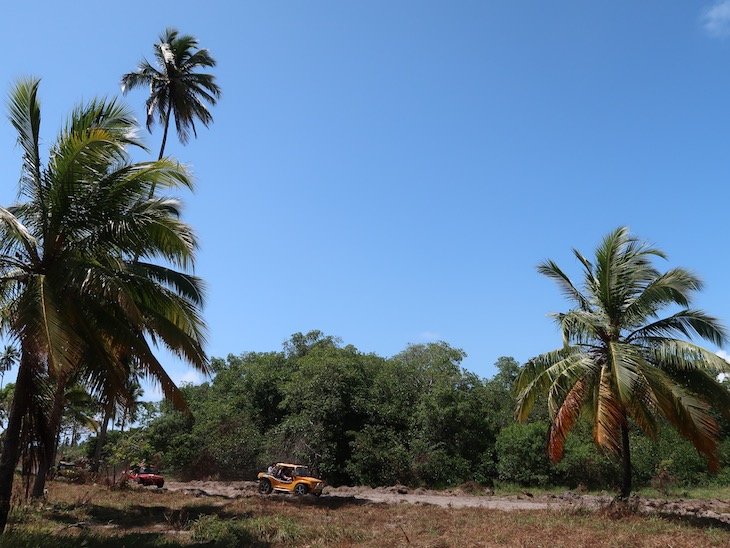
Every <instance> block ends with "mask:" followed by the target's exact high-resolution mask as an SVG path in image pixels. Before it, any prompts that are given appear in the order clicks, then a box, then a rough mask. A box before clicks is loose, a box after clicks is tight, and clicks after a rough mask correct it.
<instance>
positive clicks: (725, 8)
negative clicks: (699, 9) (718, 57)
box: [701, 0, 730, 38]
mask: <svg viewBox="0 0 730 548" xmlns="http://www.w3.org/2000/svg"><path fill="white" fill-rule="evenodd" d="M701 20H702V26H703V27H704V29H705V31H707V33H708V34H709V35H710V36H715V37H718V38H722V37H725V36H730V0H720V1H719V2H716V3H715V4H714V5H713V6H711V7H709V8H707V9H705V10H704V12H703V13H702V19H701Z"/></svg>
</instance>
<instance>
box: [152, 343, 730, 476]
mask: <svg viewBox="0 0 730 548" xmlns="http://www.w3.org/2000/svg"><path fill="white" fill-rule="evenodd" d="M463 357H464V353H463V352H462V351H461V350H458V349H455V348H452V347H450V346H449V345H448V344H446V343H443V342H439V343H432V344H422V345H412V346H409V347H408V348H406V349H405V350H404V351H403V352H401V353H399V354H397V355H396V356H394V357H392V358H389V359H386V358H382V357H379V356H376V355H373V354H364V353H362V352H359V351H358V350H357V349H356V348H354V347H353V346H343V345H342V344H341V342H340V341H339V340H338V339H336V338H335V337H330V336H326V335H324V334H322V333H321V332H319V331H312V332H309V333H306V334H301V333H298V334H295V335H294V336H292V338H291V340H289V341H287V342H286V343H285V344H284V348H283V351H282V352H263V353H257V352H250V353H245V354H241V355H229V356H228V357H226V358H225V359H221V358H216V359H214V360H213V361H212V364H211V366H212V369H213V371H214V372H215V376H214V377H213V379H212V380H211V381H210V382H208V383H205V384H202V385H200V386H188V387H185V388H184V389H183V393H184V396H185V398H186V400H187V401H188V404H189V407H190V411H191V415H190V416H189V415H186V414H184V413H181V412H178V411H175V410H174V408H172V407H171V406H169V405H163V406H162V408H161V410H160V415H159V417H157V418H155V419H154V420H153V421H152V423H151V424H150V426H149V428H147V429H146V432H147V433H148V440H149V444H150V447H151V449H152V452H153V453H154V454H158V453H159V454H160V455H161V457H162V465H163V467H164V469H165V470H166V471H169V472H175V473H177V474H178V475H180V476H182V477H188V478H201V477H209V476H212V477H218V478H224V479H252V478H254V477H255V474H256V472H257V471H258V470H261V469H263V468H265V467H266V466H267V465H268V464H270V463H271V462H275V461H298V462H301V463H302V464H307V465H310V466H311V467H312V468H313V469H314V470H315V472H316V473H318V474H321V475H322V476H323V477H324V479H325V480H327V481H328V482H329V483H330V484H334V485H338V484H368V485H372V486H379V485H393V484H398V483H400V484H406V485H412V486H419V485H422V486H428V487H446V486H454V485H459V484H461V483H463V482H469V481H472V482H474V481H475V482H478V483H487V484H488V483H490V482H491V481H493V480H495V479H501V480H503V481H509V482H513V483H519V484H522V485H547V484H559V485H566V486H569V487H576V486H578V485H581V484H582V485H585V486H587V487H591V488H608V487H611V488H612V487H614V482H615V478H616V477H617V471H618V464H617V462H616V461H615V460H614V459H612V458H611V457H610V456H608V455H606V454H605V453H604V452H603V451H601V450H600V449H599V448H597V447H596V446H595V444H594V442H593V437H592V436H593V431H592V427H591V424H590V423H589V422H588V421H579V422H578V424H577V425H576V426H575V428H574V429H573V431H572V432H571V434H570V435H569V436H568V437H567V439H566V442H565V456H564V458H563V460H562V461H561V462H559V463H557V464H556V465H551V464H550V463H549V462H548V459H547V456H546V453H545V446H546V441H547V430H548V422H547V415H548V412H547V408H546V407H545V406H542V407H539V406H538V407H537V409H536V411H535V413H534V414H533V415H534V417H533V422H531V423H528V424H520V425H518V424H515V423H514V419H513V417H512V413H513V410H514V405H515V395H514V391H513V384H514V382H515V378H516V376H517V374H518V371H519V368H520V366H519V364H518V363H517V361H516V360H514V359H513V358H509V357H501V358H499V359H498V360H497V363H496V364H495V367H496V369H497V374H496V375H495V376H494V377H493V378H492V379H488V380H487V379H481V378H479V377H478V376H476V375H474V374H473V373H470V372H468V371H464V370H463V369H462V368H461V365H460V364H461V360H462V359H463ZM631 440H632V442H631V443H632V447H633V448H634V449H633V452H632V455H633V459H634V474H635V478H634V479H635V481H637V482H638V483H641V484H645V485H648V484H649V483H650V482H651V481H652V479H653V478H654V477H655V476H656V475H657V473H658V471H659V470H660V463H662V462H664V464H665V465H667V462H665V461H667V460H669V461H671V463H670V467H669V472H670V473H671V474H673V475H675V476H676V477H677V478H678V479H677V481H682V482H684V481H685V477H684V476H683V475H682V472H680V471H677V470H676V468H677V467H676V466H675V465H674V464H673V463H675V462H676V463H678V465H679V463H682V464H681V466H684V467H686V468H687V470H689V472H687V474H685V475H686V476H687V478H688V479H689V480H691V477H694V478H701V479H703V480H707V481H709V478H708V476H707V475H706V470H707V467H706V465H705V464H704V463H703V462H702V461H701V460H699V461H696V462H695V460H696V459H697V454H696V452H695V451H694V449H693V448H692V447H691V445H688V444H687V443H685V442H684V441H682V439H681V438H680V437H679V436H678V434H676V432H674V431H673V430H672V429H670V428H662V429H661V432H660V436H659V438H658V440H657V442H656V443H654V442H653V441H652V440H650V439H648V438H644V437H642V436H640V435H639V434H638V432H632V438H631ZM723 454H725V453H723ZM727 458H728V459H730V454H728V457H727ZM693 459H695V460H693ZM693 463H694V464H693ZM695 464H696V465H697V466H699V468H697V466H695ZM690 476H691V477H690ZM715 481H719V478H718V479H717V480H715Z"/></svg>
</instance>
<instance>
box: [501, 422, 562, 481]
mask: <svg viewBox="0 0 730 548" xmlns="http://www.w3.org/2000/svg"><path fill="white" fill-rule="evenodd" d="M547 431H548V425H547V424H546V423H543V422H533V423H528V424H511V425H509V426H507V427H506V428H504V429H502V431H501V432H500V433H499V436H497V447H496V449H497V473H498V474H499V479H500V480H502V481H507V482H514V483H519V484H520V485H541V486H542V485H546V484H547V483H548V481H549V480H550V462H549V461H548V458H547V453H546V452H545V445H546V442H547Z"/></svg>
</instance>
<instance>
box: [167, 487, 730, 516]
mask: <svg viewBox="0 0 730 548" xmlns="http://www.w3.org/2000/svg"><path fill="white" fill-rule="evenodd" d="M256 487H257V484H256V482H253V481H230V482H228V481H190V482H176V481H170V482H168V483H167V484H166V485H165V488H166V489H168V490H170V491H182V492H185V493H187V494H191V495H194V496H215V497H226V498H231V499H234V498H246V497H258V496H263V495H259V494H258V492H257V490H256ZM268 496H270V497H291V496H292V495H286V494H272V495H268ZM306 499H307V500H308V502H311V503H313V504H332V503H335V504H336V503H337V502H346V501H350V502H360V503H385V504H400V503H408V504H433V505H436V506H442V507H448V508H487V509H494V510H502V511H511V510H550V509H555V510H557V509H565V508H570V509H576V508H586V509H599V508H602V507H605V506H607V505H608V504H610V502H611V500H612V497H610V496H598V495H581V494H577V493H573V492H570V491H568V492H566V493H563V494H561V495H539V496H533V495H532V494H530V493H529V492H525V493H523V494H520V495H509V496H495V495H493V494H492V493H491V491H489V490H484V491H483V492H479V493H473V492H470V493H466V492H464V491H462V490H460V489H450V490H446V491H431V490H427V489H409V488H407V487H404V486H400V485H397V486H393V487H378V488H369V487H337V488H334V487H325V490H324V492H323V493H322V496H321V497H319V499H317V498H316V497H313V496H311V495H310V496H307V497H306ZM634 500H635V502H636V504H637V507H638V508H639V509H640V510H641V511H643V512H646V513H657V514H670V515H680V516H685V517H689V518H693V519H697V520H701V521H706V522H707V524H708V525H711V524H713V523H714V524H717V525H723V526H730V501H725V500H694V499H647V498H638V497H637V498H636V499H634Z"/></svg>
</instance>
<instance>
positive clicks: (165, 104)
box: [122, 28, 221, 159]
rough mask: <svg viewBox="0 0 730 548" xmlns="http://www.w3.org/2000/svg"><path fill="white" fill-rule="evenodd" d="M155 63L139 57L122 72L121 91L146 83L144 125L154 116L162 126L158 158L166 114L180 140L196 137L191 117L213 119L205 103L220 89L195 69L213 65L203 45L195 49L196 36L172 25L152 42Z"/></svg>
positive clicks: (162, 149) (209, 76)
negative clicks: (129, 69)
mask: <svg viewBox="0 0 730 548" xmlns="http://www.w3.org/2000/svg"><path fill="white" fill-rule="evenodd" d="M154 49H155V61H156V66H154V65H152V64H151V63H150V62H149V61H147V59H142V61H141V62H140V63H139V66H138V67H137V70H136V71H134V72H129V73H127V74H125V75H124V76H122V93H124V94H126V93H127V92H128V91H129V90H130V89H133V88H136V87H141V86H143V87H148V88H149V90H150V96H149V97H148V98H147V129H148V130H149V131H152V126H153V125H154V123H155V119H157V120H158V121H159V123H160V124H162V125H163V126H164V130H163V133H162V145H161V146H160V154H159V156H158V158H159V159H161V158H162V157H163V155H164V153H165V144H166V143H167V132H168V129H169V127H170V118H171V117H173V116H174V117H175V129H176V130H177V135H178V138H179V139H180V142H181V143H182V144H186V143H187V142H188V140H189V138H190V132H191V131H192V133H193V135H194V136H196V137H197V132H196V129H195V120H196V119H197V120H199V121H200V122H201V123H202V124H203V125H204V126H206V127H208V125H209V124H210V123H211V122H212V121H213V117H212V116H211V114H210V112H209V111H208V109H207V108H206V106H205V103H208V104H209V105H215V104H216V102H217V101H218V98H219V97H220V94H221V90H220V88H219V87H218V85H217V84H216V83H215V77H214V76H213V75H212V74H206V73H201V72H198V70H199V69H201V68H202V69H206V68H212V67H215V65H216V62H215V59H213V57H211V55H210V53H208V50H206V49H198V40H197V39H196V38H195V37H193V36H190V35H187V34H185V35H180V34H179V33H178V31H177V30H176V29H173V28H169V29H166V30H165V32H164V33H162V34H161V35H160V39H159V42H157V43H156V44H155V45H154Z"/></svg>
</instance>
